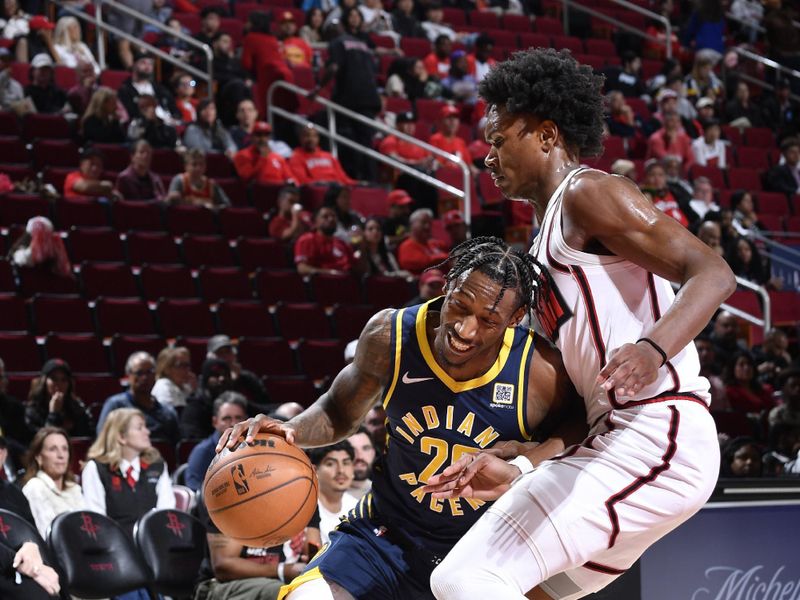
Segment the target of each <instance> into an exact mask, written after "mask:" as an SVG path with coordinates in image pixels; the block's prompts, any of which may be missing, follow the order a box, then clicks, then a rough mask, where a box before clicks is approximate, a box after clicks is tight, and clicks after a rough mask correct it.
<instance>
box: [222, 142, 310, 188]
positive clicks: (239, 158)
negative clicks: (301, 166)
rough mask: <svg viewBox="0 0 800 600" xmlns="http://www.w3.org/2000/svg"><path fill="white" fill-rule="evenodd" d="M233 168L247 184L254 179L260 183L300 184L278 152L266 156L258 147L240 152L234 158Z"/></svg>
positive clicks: (250, 147) (249, 147) (251, 147)
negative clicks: (291, 182)
mask: <svg viewBox="0 0 800 600" xmlns="http://www.w3.org/2000/svg"><path fill="white" fill-rule="evenodd" d="M233 166H234V167H236V172H237V173H238V174H239V177H240V179H242V180H243V181H245V182H248V181H250V180H251V179H254V180H255V181H256V182H258V183H278V184H280V183H289V182H290V181H293V182H294V183H299V181H298V178H297V176H296V175H295V174H294V172H292V169H291V167H290V166H289V165H288V164H287V162H286V159H284V158H283V157H282V156H281V155H280V154H278V153H276V152H270V153H269V154H267V155H266V156H264V155H262V154H261V152H259V151H258V148H257V147H256V146H248V147H247V148H244V149H243V150H239V152H237V153H236V155H235V156H234V157H233Z"/></svg>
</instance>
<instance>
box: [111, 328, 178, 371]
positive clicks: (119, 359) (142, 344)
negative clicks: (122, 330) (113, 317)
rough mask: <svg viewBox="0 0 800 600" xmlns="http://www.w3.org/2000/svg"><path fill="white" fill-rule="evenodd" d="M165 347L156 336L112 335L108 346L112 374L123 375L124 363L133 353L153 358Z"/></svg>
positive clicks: (164, 343) (161, 340)
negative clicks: (142, 353) (145, 354)
mask: <svg viewBox="0 0 800 600" xmlns="http://www.w3.org/2000/svg"><path fill="white" fill-rule="evenodd" d="M166 345H167V343H166V341H165V340H163V339H162V338H161V337H160V336H157V335H125V334H119V333H116V334H114V336H113V337H112V338H111V346H110V349H111V361H112V363H113V366H114V371H113V372H114V374H116V375H119V376H123V375H125V363H126V362H127V360H128V357H129V356H130V355H131V354H133V353H134V352H140V351H141V352H147V353H149V354H151V355H152V356H153V358H155V357H156V356H158V353H159V352H160V351H161V350H162V349H163V348H164V347H165V346H166Z"/></svg>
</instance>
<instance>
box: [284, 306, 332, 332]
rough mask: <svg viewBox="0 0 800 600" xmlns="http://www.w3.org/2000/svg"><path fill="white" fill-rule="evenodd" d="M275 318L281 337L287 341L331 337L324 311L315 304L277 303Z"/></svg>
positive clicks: (329, 325)
mask: <svg viewBox="0 0 800 600" xmlns="http://www.w3.org/2000/svg"><path fill="white" fill-rule="evenodd" d="M275 318H276V321H277V323H278V329H279V330H280V332H281V335H283V337H284V338H286V339H287V340H298V339H301V338H303V339H324V338H331V337H333V332H332V331H331V324H330V321H329V320H328V317H327V316H326V315H325V310H324V309H323V308H322V306H321V305H319V304H316V303H312V302H304V303H298V304H293V303H279V304H278V306H277V309H276V311H275Z"/></svg>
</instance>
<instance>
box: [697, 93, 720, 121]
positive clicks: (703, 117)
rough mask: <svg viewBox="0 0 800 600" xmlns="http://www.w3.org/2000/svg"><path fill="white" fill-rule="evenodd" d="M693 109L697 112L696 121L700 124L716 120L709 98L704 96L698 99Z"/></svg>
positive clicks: (712, 104)
mask: <svg viewBox="0 0 800 600" xmlns="http://www.w3.org/2000/svg"><path fill="white" fill-rule="evenodd" d="M695 109H696V110H697V119H698V120H699V121H700V123H701V124H703V123H705V122H706V121H710V120H712V119H714V118H716V117H715V114H714V113H715V112H716V111H715V106H714V101H713V100H712V99H711V98H708V97H706V96H703V97H702V98H700V100H698V101H697V104H695Z"/></svg>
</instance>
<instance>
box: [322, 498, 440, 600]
mask: <svg viewBox="0 0 800 600" xmlns="http://www.w3.org/2000/svg"><path fill="white" fill-rule="evenodd" d="M391 538H392V535H391V533H389V532H388V531H387V530H386V529H385V528H383V527H381V526H380V525H379V524H378V523H376V522H375V521H373V520H371V519H369V518H366V517H357V518H353V516H352V513H351V516H350V518H349V520H348V521H343V522H342V523H340V524H339V526H338V527H337V528H336V529H335V530H334V531H332V532H331V535H330V542H329V543H328V544H327V545H326V546H324V547H323V549H322V550H320V552H319V553H318V554H317V555H316V556H315V557H314V558H313V559H312V560H311V562H309V564H308V566H307V567H306V571H308V570H310V569H314V568H319V570H320V571H321V572H322V574H323V575H324V576H325V579H326V580H327V581H329V582H333V583H337V584H339V585H340V586H341V587H343V588H344V589H346V590H347V591H348V592H350V593H351V594H352V595H353V596H354V597H355V598H356V599H357V600H435V599H434V596H433V594H432V593H431V587H430V577H431V572H432V571H433V569H434V567H435V566H436V562H435V561H434V560H431V555H429V554H427V553H425V552H424V551H421V552H420V551H415V550H414V548H411V547H409V545H408V544H406V543H402V544H398V543H396V540H393V539H391ZM401 546H402V547H401Z"/></svg>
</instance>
